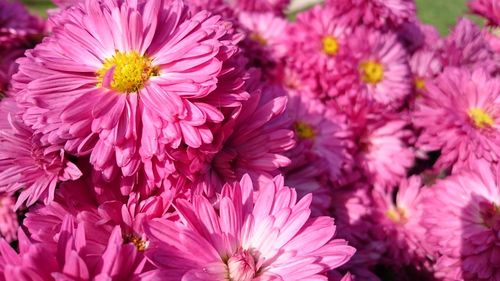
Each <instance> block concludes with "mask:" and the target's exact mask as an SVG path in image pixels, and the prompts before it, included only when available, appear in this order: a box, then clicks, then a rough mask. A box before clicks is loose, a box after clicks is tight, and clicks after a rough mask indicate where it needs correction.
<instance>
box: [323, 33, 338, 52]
mask: <svg viewBox="0 0 500 281" xmlns="http://www.w3.org/2000/svg"><path fill="white" fill-rule="evenodd" d="M338 51H339V43H338V42H337V38H335V37H333V36H330V35H328V36H325V37H323V52H324V53H325V54H327V55H329V56H334V55H336V54H337V53H338Z"/></svg>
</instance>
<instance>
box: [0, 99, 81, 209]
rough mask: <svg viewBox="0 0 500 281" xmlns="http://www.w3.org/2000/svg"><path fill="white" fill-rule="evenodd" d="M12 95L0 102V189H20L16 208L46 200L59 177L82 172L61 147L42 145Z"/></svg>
mask: <svg viewBox="0 0 500 281" xmlns="http://www.w3.org/2000/svg"><path fill="white" fill-rule="evenodd" d="M17 111H18V108H17V106H16V105H15V102H14V100H13V99H12V98H7V99H4V100H3V101H2V102H1V104H0V116H1V118H2V119H3V121H2V122H0V124H1V125H0V127H1V131H0V145H1V146H2V151H1V152H0V191H1V192H4V193H14V192H16V191H21V193H20V195H19V197H18V199H17V203H16V206H15V208H16V209H17V208H18V207H19V206H21V205H22V204H23V203H26V205H28V206H29V205H33V204H34V203H35V202H36V201H37V200H39V199H40V200H43V201H44V202H45V204H48V203H49V202H50V201H52V200H53V198H54V191H55V188H56V185H57V183H58V182H59V181H68V180H75V179H77V178H79V177H80V176H81V172H80V170H79V169H78V168H77V167H76V165H75V164H73V163H71V162H70V161H68V160H67V159H66V158H65V154H64V151H63V150H62V147H60V146H57V145H52V146H50V145H49V146H44V145H43V144H42V143H41V142H40V135H38V134H35V133H34V132H33V130H31V129H30V128H29V127H26V126H25V125H24V124H23V123H22V122H21V121H20V120H18V119H17V118H19V116H18V112H17Z"/></svg>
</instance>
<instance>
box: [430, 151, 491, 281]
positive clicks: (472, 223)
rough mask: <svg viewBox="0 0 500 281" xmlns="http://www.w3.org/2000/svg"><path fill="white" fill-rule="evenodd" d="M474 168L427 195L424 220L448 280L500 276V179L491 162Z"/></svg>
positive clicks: (440, 273)
mask: <svg viewBox="0 0 500 281" xmlns="http://www.w3.org/2000/svg"><path fill="white" fill-rule="evenodd" d="M473 167H474V169H473V171H462V172H461V173H459V174H456V175H453V176H451V177H448V178H446V179H444V180H441V181H439V182H437V184H435V185H434V186H433V187H432V188H431V189H429V190H428V194H427V196H426V199H425V203H424V210H425V211H424V215H423V223H424V226H425V227H427V229H428V235H427V239H428V241H429V243H432V245H433V247H434V249H436V250H437V251H438V252H439V253H440V254H441V255H442V258H440V260H438V263H437V268H438V272H436V276H438V277H439V278H442V279H444V280H467V281H469V280H470V281H472V280H474V281H486V280H499V278H500V263H499V254H500V236H499V234H500V188H499V186H498V183H499V178H498V175H497V176H495V175H494V173H493V172H492V170H491V168H492V167H491V165H489V163H487V162H485V161H477V162H474V165H473ZM439 269H441V270H439Z"/></svg>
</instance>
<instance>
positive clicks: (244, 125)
mask: <svg viewBox="0 0 500 281" xmlns="http://www.w3.org/2000/svg"><path fill="white" fill-rule="evenodd" d="M286 105H287V97H286V96H284V92H283V90H282V89H281V88H280V87H278V86H271V85H264V86H263V88H262V89H258V90H256V91H255V92H254V93H253V94H252V96H251V97H250V99H249V100H248V101H247V102H245V103H244V105H243V107H242V109H241V111H240V112H239V113H238V115H237V117H236V118H235V119H233V120H231V121H230V122H228V123H226V124H225V125H224V126H223V127H222V128H221V129H220V130H219V131H218V134H217V135H216V142H215V143H216V145H217V146H215V147H210V148H209V149H208V151H212V153H213V154H211V155H210V154H209V153H205V154H202V155H196V154H195V155H194V159H193V160H191V159H190V158H189V156H190V155H189V154H190V151H189V150H188V151H187V152H188V153H187V154H188V157H186V158H187V159H189V161H188V164H189V165H190V166H191V167H190V168H189V170H187V171H186V172H184V174H185V175H186V176H188V177H189V176H193V175H192V174H193V172H190V171H200V172H198V173H199V174H200V177H199V179H196V180H195V184H196V185H197V186H198V188H197V189H198V190H202V191H204V193H205V194H206V195H207V196H208V197H213V196H214V195H215V192H220V190H221V189H222V186H223V185H224V184H225V183H226V182H233V181H239V180H240V179H241V177H242V176H243V175H244V174H248V175H249V176H250V177H251V178H252V180H253V181H254V184H255V186H256V187H258V186H259V183H260V182H266V181H269V180H272V178H273V177H274V176H275V175H277V174H278V172H279V171H278V169H279V168H281V167H285V166H287V165H289V164H290V162H291V161H290V159H289V158H288V157H286V156H285V152H286V151H288V150H290V149H291V148H292V147H293V146H294V144H295V142H294V139H293V131H292V130H290V129H289V127H290V123H291V122H290V120H289V119H288V118H286V116H283V112H284V111H285V108H286ZM197 165H198V166H199V165H202V166H203V168H201V169H200V168H199V167H197Z"/></svg>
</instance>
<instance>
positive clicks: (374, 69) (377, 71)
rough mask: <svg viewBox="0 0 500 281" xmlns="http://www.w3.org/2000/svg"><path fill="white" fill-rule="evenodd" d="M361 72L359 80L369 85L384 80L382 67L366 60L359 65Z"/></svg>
mask: <svg viewBox="0 0 500 281" xmlns="http://www.w3.org/2000/svg"><path fill="white" fill-rule="evenodd" d="M359 69H360V71H361V79H363V81H365V82H366V83H369V84H377V83H379V82H380V81H382V79H383V78H384V67H383V66H382V64H380V63H378V62H376V61H374V60H367V61H364V62H362V63H361V64H360V65H359Z"/></svg>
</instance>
